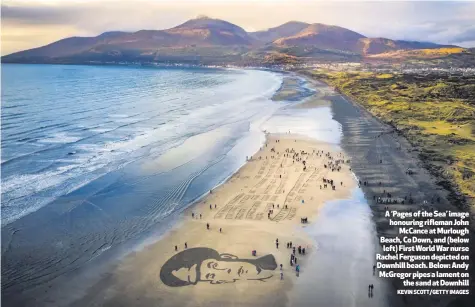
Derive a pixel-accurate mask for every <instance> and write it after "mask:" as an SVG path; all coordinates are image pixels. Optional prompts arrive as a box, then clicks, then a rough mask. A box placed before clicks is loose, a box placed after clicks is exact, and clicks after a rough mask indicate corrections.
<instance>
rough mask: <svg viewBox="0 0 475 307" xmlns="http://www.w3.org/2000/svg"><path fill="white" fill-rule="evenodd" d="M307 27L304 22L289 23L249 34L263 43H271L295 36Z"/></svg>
mask: <svg viewBox="0 0 475 307" xmlns="http://www.w3.org/2000/svg"><path fill="white" fill-rule="evenodd" d="M308 26H309V24H308V23H305V22H300V21H289V22H286V23H284V24H283V25H280V26H278V27H274V28H270V29H267V30H265V31H257V32H253V33H251V35H252V36H254V37H255V38H256V39H257V40H260V41H261V42H263V43H271V42H273V41H275V40H277V39H280V38H283V37H287V36H292V35H295V34H297V33H299V32H300V31H302V30H303V29H305V28H306V27H308Z"/></svg>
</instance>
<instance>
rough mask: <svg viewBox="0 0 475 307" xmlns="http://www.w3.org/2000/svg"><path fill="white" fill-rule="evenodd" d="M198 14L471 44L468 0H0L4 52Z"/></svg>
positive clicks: (474, 31)
mask: <svg viewBox="0 0 475 307" xmlns="http://www.w3.org/2000/svg"><path fill="white" fill-rule="evenodd" d="M201 14H204V15H208V16H210V17H214V18H220V19H224V20H227V21H230V22H233V23H235V24H237V25H239V26H241V27H243V28H244V29H246V30H248V31H256V30H262V29H266V28H269V27H273V26H277V25H279V24H282V23H284V22H287V21H290V20H299V21H305V22H308V23H313V22H320V23H326V24H333V25H339V26H342V27H346V28H349V29H351V30H354V31H357V32H360V33H361V34H364V35H366V36H368V37H387V38H391V39H406V40H419V41H432V42H436V43H443V44H456V45H460V46H464V47H475V2H474V1H464V2H456V1H373V2H367V1H331V0H327V1H310V0H254V1H246V0H244V1H233V0H228V1H226V0H220V1H218V0H207V1H206V0H188V1H183V0H172V1H171V0H168V1H165V0H148V1H147V0H130V1H125V0H122V1H119V0H102V1H100V0H4V1H2V54H8V53H11V52H14V51H18V50H23V49H29V48H33V47H38V46H42V45H45V44H47V43H50V42H53V41H56V40H58V39H61V38H64V37H69V36H95V35H98V34H100V33H102V32H105V31H112V30H122V31H137V30H140V29H165V28H170V27H173V26H175V25H177V24H180V23H182V22H184V21H186V20H188V19H190V18H193V17H196V16H197V15H201Z"/></svg>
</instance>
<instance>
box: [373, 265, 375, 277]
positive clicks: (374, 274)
mask: <svg viewBox="0 0 475 307" xmlns="http://www.w3.org/2000/svg"><path fill="white" fill-rule="evenodd" d="M375 274H376V265H373V275H375Z"/></svg>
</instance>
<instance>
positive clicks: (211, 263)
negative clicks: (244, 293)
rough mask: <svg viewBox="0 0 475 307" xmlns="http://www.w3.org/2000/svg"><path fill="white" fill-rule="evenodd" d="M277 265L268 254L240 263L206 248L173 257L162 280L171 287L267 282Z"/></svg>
mask: <svg viewBox="0 0 475 307" xmlns="http://www.w3.org/2000/svg"><path fill="white" fill-rule="evenodd" d="M276 268H277V263H276V262H275V258H274V256H273V255H271V254H269V255H266V256H263V257H260V258H256V259H240V258H238V257H236V256H234V255H231V254H219V253H218V252H217V251H215V250H214V249H211V248H207V247H196V248H190V249H186V250H184V251H182V252H179V253H178V254H176V255H174V256H173V257H171V258H170V259H168V261H167V262H166V263H165V264H164V265H163V266H162V269H161V270H160V279H161V280H162V282H163V283H164V284H165V285H167V286H169V287H183V286H189V285H196V284H197V283H198V282H209V283H210V284H212V285H216V284H223V283H233V282H236V281H239V280H256V281H265V280H266V279H269V278H271V277H272V276H273V273H274V272H273V271H274V270H275V269H276Z"/></svg>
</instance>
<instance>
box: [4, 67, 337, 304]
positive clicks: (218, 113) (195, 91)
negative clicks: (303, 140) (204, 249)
mask: <svg viewBox="0 0 475 307" xmlns="http://www.w3.org/2000/svg"><path fill="white" fill-rule="evenodd" d="M1 72H2V81H1V85H2V87H1V89H2V93H1V98H2V105H1V183H2V185H1V187H2V189H1V198H2V201H1V226H2V229H1V230H2V231H1V232H2V233H1V236H2V290H3V291H4V292H5V291H6V293H7V294H8V293H10V294H12V295H14V294H15V293H20V292H21V291H25V290H27V289H30V288H32V287H34V286H36V285H41V284H43V283H45V282H48V281H51V280H53V279H55V278H56V277H58V276H61V275H65V274H67V273H70V272H72V271H74V270H77V269H79V268H81V267H83V266H84V265H86V264H87V263H88V262H90V261H91V260H92V259H95V258H96V257H98V256H100V255H101V254H103V253H104V252H105V251H107V250H109V249H111V248H113V247H116V246H120V245H121V244H124V243H126V242H128V241H130V240H137V241H140V240H142V239H143V237H144V236H145V234H146V233H148V232H149V231H150V230H151V229H154V228H155V227H157V225H160V224H163V223H165V221H167V218H171V217H173V216H176V215H177V214H179V213H180V212H182V211H183V210H184V209H185V208H186V207H187V206H189V205H190V204H192V203H193V202H194V201H196V200H197V199H199V198H200V197H202V196H203V195H205V194H206V193H208V192H209V190H211V189H212V188H214V187H216V186H217V185H219V184H221V183H223V182H224V181H225V180H226V179H227V178H229V177H230V176H231V175H232V174H233V173H234V172H236V171H237V170H238V169H239V167H241V166H242V165H243V164H244V163H245V161H246V157H247V156H251V155H253V154H254V153H255V152H256V151H258V150H259V148H260V147H261V146H262V145H263V143H264V141H265V134H266V133H268V132H274V133H287V132H288V131H289V130H291V129H292V132H294V133H299V134H303V135H305V134H307V135H309V136H312V137H318V136H320V137H321V139H322V140H327V141H328V140H329V139H332V140H336V139H337V138H338V136H339V135H340V131H339V129H340V128H339V126H338V123H336V122H335V121H333V120H332V119H331V110H330V108H329V107H327V108H322V109H320V110H318V111H315V110H309V109H299V110H297V109H292V108H291V107H292V106H293V105H295V104H297V103H301V102H303V101H305V99H306V97H308V96H309V95H312V94H313V93H314V92H315V91H314V90H312V89H311V88H310V87H309V86H308V84H306V81H305V80H304V79H302V78H298V77H296V76H290V77H292V78H297V79H298V83H297V87H298V88H299V90H298V91H297V93H298V97H292V99H290V100H288V101H274V100H273V99H272V96H273V95H274V94H275V93H276V91H278V90H279V88H281V86H282V84H283V80H284V79H285V78H289V75H288V74H283V73H278V72H271V71H265V70H245V69H217V68H213V69H208V68H191V67H188V68H184V67H156V66H150V67H146V66H86V65H85V66H81V65H30V64H28V65H27V64H25V65H23V64H5V65H2V67H1ZM329 127H330V128H329ZM336 142H338V141H336ZM139 239H140V240H139Z"/></svg>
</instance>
